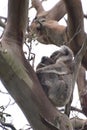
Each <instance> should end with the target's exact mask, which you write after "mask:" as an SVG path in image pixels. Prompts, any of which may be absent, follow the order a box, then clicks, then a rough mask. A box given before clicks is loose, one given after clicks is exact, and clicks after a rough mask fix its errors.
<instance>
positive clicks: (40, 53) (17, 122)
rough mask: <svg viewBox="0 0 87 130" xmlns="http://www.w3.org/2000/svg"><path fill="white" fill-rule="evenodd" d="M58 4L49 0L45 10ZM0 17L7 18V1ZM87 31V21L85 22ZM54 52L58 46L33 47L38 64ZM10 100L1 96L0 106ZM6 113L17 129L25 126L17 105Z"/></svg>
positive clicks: (56, 0)
mask: <svg viewBox="0 0 87 130" xmlns="http://www.w3.org/2000/svg"><path fill="white" fill-rule="evenodd" d="M56 2H58V0H48V1H47V2H44V3H43V5H44V6H45V9H46V10H48V9H50V8H51V7H52V6H53V5H54V4H55V3H56ZM82 2H83V5H84V7H85V6H86V7H85V8H84V12H85V13H87V1H86V0H82ZM34 14H35V11H34V10H32V11H31V12H30V17H32V16H34ZM0 16H5V17H7V0H1V1H0ZM31 20H32V18H31ZM85 30H87V21H86V20H85ZM0 31H1V28H0ZM48 48H49V49H48ZM43 50H45V51H43ZM48 50H49V51H48ZM54 50H57V47H56V46H50V45H47V46H46V45H42V44H40V45H37V46H36V45H33V50H32V51H33V52H34V53H35V54H36V60H35V62H36V64H37V63H38V62H39V61H40V58H41V57H42V56H43V55H46V56H47V55H50V54H51V53H52V52H53V51H54ZM37 52H38V53H37ZM38 57H39V59H38ZM1 89H2V91H5V89H4V87H3V85H2V84H1V83H0V90H1ZM76 89H77V88H76ZM76 93H77V90H76ZM76 93H75V95H76ZM9 98H10V97H9V96H8V95H3V94H0V106H1V105H6V104H7V103H8V102H9ZM75 100H76V99H75ZM12 102H13V101H12ZM12 102H11V103H12ZM74 104H75V105H76V106H77V104H78V106H79V99H78V97H77V101H76V102H75V101H74ZM6 111H7V112H8V113H10V114H11V115H12V116H13V119H12V118H11V122H13V124H14V125H15V126H16V128H17V129H19V128H21V127H23V126H24V124H25V122H26V120H25V119H24V116H23V114H21V112H20V111H19V108H18V107H17V105H11V106H10V107H8V108H7V109H6ZM72 114H73V113H72ZM15 115H16V117H15Z"/></svg>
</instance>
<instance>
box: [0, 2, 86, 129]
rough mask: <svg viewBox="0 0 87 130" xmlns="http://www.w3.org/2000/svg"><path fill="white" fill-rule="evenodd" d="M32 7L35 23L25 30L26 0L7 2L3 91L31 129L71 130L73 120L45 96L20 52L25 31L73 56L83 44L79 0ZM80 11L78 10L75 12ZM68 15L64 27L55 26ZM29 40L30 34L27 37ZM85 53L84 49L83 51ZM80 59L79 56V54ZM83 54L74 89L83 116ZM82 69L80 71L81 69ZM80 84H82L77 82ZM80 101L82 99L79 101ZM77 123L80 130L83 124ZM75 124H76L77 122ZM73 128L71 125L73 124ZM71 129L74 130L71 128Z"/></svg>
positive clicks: (0, 48)
mask: <svg viewBox="0 0 87 130" xmlns="http://www.w3.org/2000/svg"><path fill="white" fill-rule="evenodd" d="M32 6H33V7H34V8H35V9H36V11H37V16H36V19H37V22H35V20H34V21H33V22H32V24H31V26H30V27H29V28H28V27H27V24H28V0H15V1H14V0H9V1H8V18H7V24H6V27H5V30H4V33H3V36H2V40H1V42H0V78H1V81H2V82H3V84H4V86H5V88H6V89H7V90H8V92H9V93H10V94H11V96H12V97H13V98H14V99H15V101H16V102H17V104H18V105H19V107H20V108H21V110H22V111H23V113H24V114H25V116H26V118H27V120H28V121H29V123H30V125H31V126H32V128H33V129H35V130H58V129H59V130H72V129H73V128H72V124H73V123H72V124H71V122H74V121H75V120H74V119H72V120H71V121H70V119H69V118H68V117H67V115H66V114H64V113H61V112H60V111H59V110H58V109H57V108H56V107H55V106H54V105H53V104H52V103H51V102H50V101H49V99H48V98H47V96H46V95H45V93H44V91H43V89H42V87H41V85H40V83H39V81H38V78H37V76H36V74H35V71H34V70H33V68H32V67H31V65H30V64H29V62H28V61H27V60H26V59H25V56H24V52H23V48H22V47H23V44H24V38H25V34H26V30H27V31H29V32H30V30H29V29H31V32H30V33H32V32H33V33H35V34H36V35H37V38H38V39H37V40H38V41H39V42H41V43H44V44H55V45H57V46H60V45H62V44H65V45H67V46H69V47H70V48H71V49H72V51H73V52H74V54H75V56H77V55H76V54H77V52H78V51H79V50H80V48H81V47H82V44H83V43H84V42H85V45H86V43H87V42H86V33H85V32H84V23H83V19H84V15H83V11H82V5H81V1H80V0H77V1H76V0H71V1H70V0H61V1H60V2H58V3H57V4H56V5H55V6H54V7H53V8H52V9H51V10H49V11H45V10H44V8H43V6H42V3H41V1H39V0H32ZM79 10H80V11H79ZM66 13H67V14H68V20H67V27H65V26H60V25H58V24H57V21H59V20H60V19H61V18H62V17H63V16H64V15H65V14H66ZM29 38H30V35H29ZM85 51H86V48H85ZM82 56H83V55H82ZM86 57H87V54H86V53H85V55H84V57H83V60H82V65H83V66H84V67H85V69H84V71H82V72H81V71H80V74H79V75H78V88H79V95H80V93H81V95H80V99H81V104H82V108H83V109H82V110H83V113H85V115H86V113H87V111H86V109H87V105H86V101H87V100H86V95H87V94H86V93H84V92H83V87H84V90H86V84H85V77H84V72H85V70H86V69H87V61H86ZM81 70H82V68H81ZM80 82H81V84H82V85H80V84H79V83H80ZM82 99H83V100H82ZM77 122H80V123H79V124H80V125H81V126H78V125H77V126H76V128H77V129H78V130H79V127H80V128H82V127H83V125H84V127H83V130H85V129H86V127H87V125H86V124H84V122H85V123H86V121H84V120H77ZM77 124H78V123H77ZM73 127H74V125H73ZM74 129H75V127H74Z"/></svg>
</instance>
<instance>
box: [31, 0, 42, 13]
mask: <svg viewBox="0 0 87 130" xmlns="http://www.w3.org/2000/svg"><path fill="white" fill-rule="evenodd" d="M32 6H33V7H34V8H35V9H36V10H37V14H39V13H41V12H43V11H44V8H43V6H42V2H41V1H40V0H32Z"/></svg>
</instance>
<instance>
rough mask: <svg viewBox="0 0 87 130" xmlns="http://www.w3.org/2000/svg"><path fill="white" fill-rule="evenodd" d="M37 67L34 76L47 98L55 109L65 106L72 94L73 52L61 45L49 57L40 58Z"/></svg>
mask: <svg viewBox="0 0 87 130" xmlns="http://www.w3.org/2000/svg"><path fill="white" fill-rule="evenodd" d="M39 65H43V66H41V67H39ZM39 65H38V67H37V69H36V74H37V77H38V79H39V81H40V84H41V86H42V88H43V90H44V91H45V93H46V95H47V97H48V98H49V100H50V101H51V102H52V103H53V104H54V105H55V106H56V107H63V106H65V105H66V104H67V103H68V102H69V100H70V97H71V94H72V76H73V52H72V51H71V49H69V48H68V47H67V46H65V45H63V46H61V47H60V49H59V50H58V51H55V52H53V54H52V55H51V56H50V57H42V60H41V62H40V63H39Z"/></svg>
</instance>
